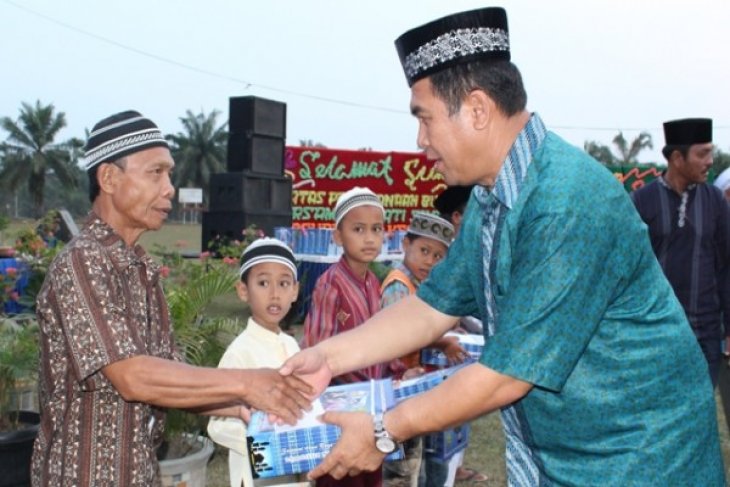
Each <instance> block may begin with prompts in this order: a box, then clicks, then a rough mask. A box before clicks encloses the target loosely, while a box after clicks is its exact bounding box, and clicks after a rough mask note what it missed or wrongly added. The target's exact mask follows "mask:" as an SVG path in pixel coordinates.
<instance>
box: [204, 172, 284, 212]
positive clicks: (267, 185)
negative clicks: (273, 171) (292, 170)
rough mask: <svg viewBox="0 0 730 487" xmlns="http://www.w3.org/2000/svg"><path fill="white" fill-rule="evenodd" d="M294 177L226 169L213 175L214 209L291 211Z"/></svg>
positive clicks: (211, 181)
mask: <svg viewBox="0 0 730 487" xmlns="http://www.w3.org/2000/svg"><path fill="white" fill-rule="evenodd" d="M291 198H292V181H291V179H289V178H287V177H285V176H267V175H261V174H251V173H246V172H243V173H240V172H234V173H230V172H226V173H218V174H211V175H210V209H211V210H212V211H247V212H251V211H253V212H261V211H284V212H291V206H292V204H291Z"/></svg>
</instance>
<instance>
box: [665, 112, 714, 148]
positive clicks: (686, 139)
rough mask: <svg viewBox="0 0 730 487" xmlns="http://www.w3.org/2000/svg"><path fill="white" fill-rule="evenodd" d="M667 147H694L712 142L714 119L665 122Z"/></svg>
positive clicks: (684, 119) (687, 119) (686, 119)
mask: <svg viewBox="0 0 730 487" xmlns="http://www.w3.org/2000/svg"><path fill="white" fill-rule="evenodd" d="M664 140H665V141H666V145H692V144H706V143H708V142H712V119H710V118H683V119H681V120H671V121H669V122H664Z"/></svg>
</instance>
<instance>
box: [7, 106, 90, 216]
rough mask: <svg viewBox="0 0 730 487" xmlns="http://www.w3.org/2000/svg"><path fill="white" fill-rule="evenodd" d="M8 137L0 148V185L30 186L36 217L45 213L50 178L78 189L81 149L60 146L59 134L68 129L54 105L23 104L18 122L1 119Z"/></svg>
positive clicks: (72, 143) (66, 144)
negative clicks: (75, 167)
mask: <svg viewBox="0 0 730 487" xmlns="http://www.w3.org/2000/svg"><path fill="white" fill-rule="evenodd" d="M0 126H2V128H3V130H5V131H6V132H7V133H8V136H7V140H6V141H5V142H3V143H2V144H1V145H0V153H1V154H2V157H3V164H2V169H0V182H1V183H2V185H3V187H4V188H5V189H11V190H16V189H17V188H18V187H19V186H20V185H23V184H25V185H27V188H28V193H29V194H30V195H31V197H32V201H33V216H34V217H39V216H41V215H42V213H43V209H44V208H43V202H44V192H45V186H46V178H47V176H48V175H49V174H54V175H55V176H56V177H57V178H58V181H59V182H60V183H61V184H62V185H64V186H66V187H67V188H76V187H77V186H78V180H77V179H76V174H75V173H74V171H73V167H74V166H75V164H76V157H77V156H78V154H79V151H80V148H81V142H80V141H79V140H78V139H71V140H69V141H66V142H61V143H56V142H55V139H56V137H57V136H58V133H59V132H60V131H61V129H63V128H64V127H65V126H66V116H65V114H64V113H63V112H59V113H56V112H55V108H54V106H53V104H49V105H43V104H41V102H40V101H36V102H35V105H30V104H28V103H23V104H22V106H21V108H20V115H19V116H18V119H17V120H12V119H11V118H10V117H3V118H2V119H0Z"/></svg>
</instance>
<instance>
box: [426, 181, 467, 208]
mask: <svg viewBox="0 0 730 487" xmlns="http://www.w3.org/2000/svg"><path fill="white" fill-rule="evenodd" d="M472 188H474V185H471V186H449V187H448V188H446V189H445V190H443V191H442V192H441V194H440V195H438V197H437V198H436V199H435V200H434V202H433V206H434V207H435V208H436V210H438V212H439V213H441V214H442V215H451V214H452V213H453V212H455V211H456V210H458V209H459V208H460V207H461V206H462V205H466V203H467V202H468V201H469V196H470V195H471V190H472Z"/></svg>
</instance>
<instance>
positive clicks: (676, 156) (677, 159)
mask: <svg viewBox="0 0 730 487" xmlns="http://www.w3.org/2000/svg"><path fill="white" fill-rule="evenodd" d="M683 162H684V156H683V155H682V151H680V150H676V149H675V150H673V151H672V153H671V154H669V161H668V162H667V164H672V165H674V166H676V165H678V164H682V163H683Z"/></svg>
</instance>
